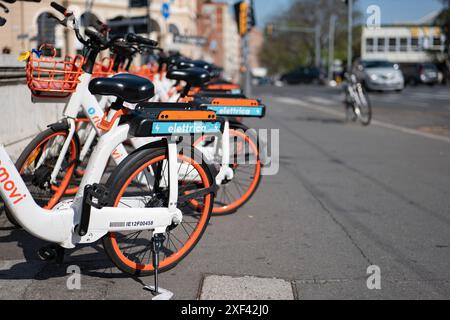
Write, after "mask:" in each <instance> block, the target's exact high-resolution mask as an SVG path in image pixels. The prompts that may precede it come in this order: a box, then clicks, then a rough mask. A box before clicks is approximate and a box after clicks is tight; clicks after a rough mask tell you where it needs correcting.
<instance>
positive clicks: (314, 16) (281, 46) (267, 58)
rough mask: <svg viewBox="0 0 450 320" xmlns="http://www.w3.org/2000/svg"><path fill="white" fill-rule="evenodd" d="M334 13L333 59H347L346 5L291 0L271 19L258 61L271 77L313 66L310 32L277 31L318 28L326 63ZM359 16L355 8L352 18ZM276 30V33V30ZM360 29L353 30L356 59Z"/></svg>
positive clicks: (320, 0)
mask: <svg viewBox="0 0 450 320" xmlns="http://www.w3.org/2000/svg"><path fill="white" fill-rule="evenodd" d="M333 14H335V15H336V16H337V18H338V20H337V24H336V40H335V47H336V49H335V50H336V51H335V57H336V59H341V60H346V55H347V51H346V50H347V49H346V48H347V6H346V5H345V4H344V3H343V2H342V1H337V0H293V1H292V2H291V5H290V7H289V8H288V10H287V11H285V12H283V13H281V14H280V15H278V16H274V17H272V20H271V23H273V25H274V29H273V33H271V34H266V36H265V41H264V45H263V48H262V50H261V53H260V59H261V62H262V63H263V64H264V65H265V66H266V67H267V68H268V69H269V71H270V73H271V74H276V73H281V72H284V71H288V70H291V69H293V68H295V67H297V66H299V65H307V64H313V63H314V56H315V39H314V34H312V33H300V32H289V31H281V30H279V29H280V28H279V26H284V27H288V28H289V27H294V28H295V27H307V28H314V27H315V26H316V25H317V24H319V25H320V26H321V35H320V42H321V48H322V61H323V62H325V61H327V58H326V57H327V55H328V52H327V49H328V40H329V39H328V35H329V32H328V31H329V23H330V17H331V16H332V15H333ZM359 17H360V14H359V12H358V11H357V10H356V7H355V14H354V18H355V20H357V19H358V18H359ZM277 29H278V30H277ZM360 39H361V28H359V27H358V28H355V31H354V51H355V55H356V56H358V55H359V52H360V47H361V42H360Z"/></svg>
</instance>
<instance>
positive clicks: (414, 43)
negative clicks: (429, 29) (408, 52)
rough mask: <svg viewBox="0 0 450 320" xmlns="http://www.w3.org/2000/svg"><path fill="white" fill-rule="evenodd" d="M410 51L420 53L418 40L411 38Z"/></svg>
mask: <svg viewBox="0 0 450 320" xmlns="http://www.w3.org/2000/svg"><path fill="white" fill-rule="evenodd" d="M411 49H412V51H420V44H419V38H411Z"/></svg>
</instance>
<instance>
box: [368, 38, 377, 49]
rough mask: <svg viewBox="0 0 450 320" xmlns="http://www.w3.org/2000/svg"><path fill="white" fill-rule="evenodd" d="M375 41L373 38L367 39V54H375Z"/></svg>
mask: <svg viewBox="0 0 450 320" xmlns="http://www.w3.org/2000/svg"><path fill="white" fill-rule="evenodd" d="M374 44H375V41H374V40H373V38H367V39H366V51H367V52H374V51H375V50H374V49H375V47H374Z"/></svg>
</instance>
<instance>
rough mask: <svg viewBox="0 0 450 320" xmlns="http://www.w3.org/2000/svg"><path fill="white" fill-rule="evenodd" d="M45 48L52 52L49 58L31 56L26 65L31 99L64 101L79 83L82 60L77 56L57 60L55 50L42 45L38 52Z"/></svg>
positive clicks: (81, 72)
mask: <svg viewBox="0 0 450 320" xmlns="http://www.w3.org/2000/svg"><path fill="white" fill-rule="evenodd" d="M45 48H47V49H50V50H51V51H52V55H51V56H41V57H40V58H38V57H35V56H34V55H31V56H30V58H29V60H28V63H27V69H26V70H27V84H28V87H29V88H30V90H31V94H32V98H42V99H52V100H53V99H55V100H56V101H58V100H59V99H61V100H63V99H66V98H68V97H69V96H70V95H71V94H72V93H73V92H75V90H76V88H77V85H78V83H80V80H79V78H80V75H81V74H83V70H82V67H83V63H84V58H83V56H81V55H77V56H74V57H73V56H66V57H65V58H64V59H61V58H60V59H58V58H56V49H55V48H53V47H52V46H50V45H46V44H44V45H42V46H41V47H40V48H39V50H40V51H41V52H42V50H44V49H45ZM34 100H37V99H34Z"/></svg>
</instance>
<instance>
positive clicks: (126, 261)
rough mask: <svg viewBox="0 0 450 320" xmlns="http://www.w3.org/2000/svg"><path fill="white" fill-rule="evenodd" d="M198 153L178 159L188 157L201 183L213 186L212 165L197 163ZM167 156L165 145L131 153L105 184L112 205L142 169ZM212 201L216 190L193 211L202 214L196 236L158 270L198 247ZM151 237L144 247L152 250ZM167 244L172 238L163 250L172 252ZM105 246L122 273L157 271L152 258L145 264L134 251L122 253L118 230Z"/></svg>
mask: <svg viewBox="0 0 450 320" xmlns="http://www.w3.org/2000/svg"><path fill="white" fill-rule="evenodd" d="M194 152H195V151H194ZM198 156H199V155H198V154H197V155H196V156H194V157H192V156H190V155H181V154H180V155H179V159H180V157H185V158H186V159H187V161H191V163H193V166H194V167H195V168H196V170H198V171H199V174H200V176H201V178H202V183H203V184H204V187H205V188H206V187H209V186H213V184H214V179H213V176H212V174H211V172H210V170H209V167H208V166H207V165H206V164H205V163H197V162H195V160H194V159H201V156H200V157H198ZM165 159H167V152H166V149H165V148H158V149H140V150H137V151H135V152H134V153H133V154H131V155H130V156H128V157H127V159H125V160H124V161H123V162H122V163H121V164H120V165H119V166H118V167H117V168H116V170H115V171H114V172H113V174H112V175H111V177H110V178H109V180H108V182H107V183H106V187H107V188H108V190H109V192H110V203H109V205H110V206H115V207H116V206H117V205H118V204H119V203H120V199H121V198H122V196H123V195H124V194H125V192H126V190H127V188H128V187H129V186H130V185H131V184H132V181H133V179H134V178H136V177H137V176H138V175H139V174H140V172H143V170H145V168H148V167H149V166H155V165H156V164H159V163H160V162H161V161H164V160H165ZM186 159H185V160H186ZM152 168H153V167H152ZM152 201H153V200H152ZM213 203H214V192H211V193H208V194H207V195H206V196H205V197H204V206H203V208H202V211H201V212H200V213H197V211H196V210H195V211H194V212H195V213H194V215H200V218H199V219H198V221H199V223H198V224H197V225H196V227H195V229H194V230H193V234H194V236H193V237H191V236H190V235H189V238H188V239H187V241H186V244H185V245H184V246H183V247H182V248H181V249H176V250H178V251H176V252H174V253H173V254H171V255H170V256H168V257H166V258H165V259H161V263H160V269H159V272H167V271H169V270H171V269H173V268H174V267H176V266H177V265H178V264H179V263H180V262H181V261H182V260H183V259H184V258H185V257H186V256H187V255H188V254H189V253H190V252H191V251H192V250H193V249H194V248H195V246H196V245H197V243H198V242H199V241H200V239H201V238H202V236H203V234H204V232H205V230H206V228H207V226H208V223H209V220H210V218H211V211H212V208H213ZM182 206H183V205H182V204H179V205H178V207H179V208H180V210H182V209H181V207H182ZM190 207H191V206H190V205H187V206H186V207H185V209H183V210H192V209H190ZM186 208H188V209H186ZM183 210H182V211H183ZM183 213H185V212H183ZM188 217H190V216H186V214H184V217H183V220H185V219H188ZM183 222H184V221H183ZM194 223H195V222H194ZM183 228H185V227H184V226H183ZM176 230H181V228H180V226H177V227H175V228H174V229H171V230H169V232H172V231H176ZM141 233H142V232H141ZM138 236H139V235H138ZM122 238H125V240H126V237H122ZM136 238H137V237H136ZM150 238H151V237H145V238H144V239H146V240H148V245H147V246H145V245H144V248H148V250H150V249H149V248H150ZM142 241H144V240H142ZM139 243H142V242H139ZM168 243H169V241H167V242H165V250H162V251H164V252H165V251H167V252H171V250H170V248H167V244H168ZM169 246H170V244H169ZM103 247H104V249H105V252H106V254H107V255H108V257H109V258H110V259H111V261H112V262H113V263H114V265H115V266H116V267H117V268H118V269H120V270H121V271H122V272H124V273H127V274H130V275H133V276H137V277H145V276H150V275H153V274H154V269H153V266H152V265H151V261H150V260H149V262H148V263H145V261H136V260H137V257H136V255H133V254H127V255H126V254H125V252H122V250H121V249H120V245H119V243H118V236H117V233H108V234H107V235H106V236H104V237H103ZM127 249H129V246H128V247H127ZM130 256H131V257H130ZM141 257H142V255H141ZM145 257H146V254H144V255H143V257H142V259H141V260H145ZM149 259H150V255H149Z"/></svg>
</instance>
